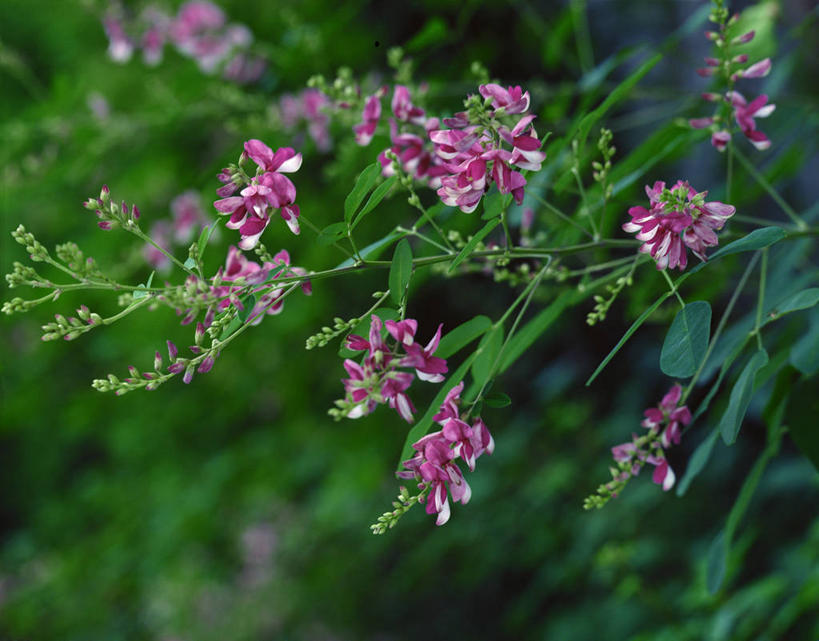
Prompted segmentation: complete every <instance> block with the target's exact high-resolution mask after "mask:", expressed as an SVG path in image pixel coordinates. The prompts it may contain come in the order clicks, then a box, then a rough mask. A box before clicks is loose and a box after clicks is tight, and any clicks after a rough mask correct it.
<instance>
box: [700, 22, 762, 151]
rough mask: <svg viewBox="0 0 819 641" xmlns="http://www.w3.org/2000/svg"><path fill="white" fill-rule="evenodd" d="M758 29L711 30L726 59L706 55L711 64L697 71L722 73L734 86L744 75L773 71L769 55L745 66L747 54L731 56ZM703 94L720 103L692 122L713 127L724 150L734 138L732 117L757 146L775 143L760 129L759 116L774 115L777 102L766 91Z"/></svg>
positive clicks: (715, 141)
mask: <svg viewBox="0 0 819 641" xmlns="http://www.w3.org/2000/svg"><path fill="white" fill-rule="evenodd" d="M737 18H738V17H737V16H735V17H734V18H732V19H731V21H729V24H731V23H734V22H736V20H737ZM754 35H755V33H754V31H748V32H747V33H744V34H742V35H740V36H736V37H734V38H728V36H727V35H726V32H725V30H724V29H723V30H721V31H719V32H717V31H709V32H707V33H706V36H707V37H708V39H709V40H711V41H713V42H714V44H715V45H716V46H717V48H718V50H719V51H720V53H721V54H722V56H723V58H722V59H717V58H710V57H708V58H705V64H706V65H707V66H705V67H703V68H701V69H697V73H698V74H699V75H701V76H703V77H711V76H715V75H718V74H719V75H722V76H723V78H724V80H725V81H726V83H727V84H728V85H729V86H730V87H733V85H734V83H735V82H736V81H737V80H739V79H740V78H748V79H752V78H762V77H764V76H767V75H768V73H770V71H771V59H770V58H765V59H763V60H760V61H758V62H755V63H753V64H751V65H749V66H747V67H745V68H740V65H744V64H745V63H747V62H748V55H747V54H744V53H743V54H739V55H737V56H733V57H731V55H730V54H729V52H728V51H729V48H730V47H732V46H735V45H742V44H745V43H748V42H750V41H751V40H753V38H754ZM702 97H703V98H704V99H705V100H707V101H709V102H716V103H719V106H718V110H717V113H716V114H714V115H713V116H710V117H706V118H694V119H692V120H690V121H689V124H690V125H691V126H692V127H694V128H695V129H705V128H710V129H711V132H712V133H711V144H712V145H713V146H714V147H715V148H716V149H717V150H719V151H724V150H725V148H726V146H727V145H728V141H730V140H731V129H732V126H731V120H734V121H736V124H737V126H738V127H739V129H740V131H742V133H743V135H744V136H745V137H746V138H747V139H748V141H749V142H750V143H751V144H752V145H753V146H754V147H756V148H757V149H759V150H763V149H767V148H768V147H770V146H771V141H770V140H769V139H768V137H767V136H766V135H765V134H764V133H762V132H761V131H760V130H759V129H757V125H756V120H755V119H756V118H767V117H768V116H770V115H771V114H772V113H773V111H774V109H775V108H776V105H773V104H768V96H767V95H765V94H762V95H760V96H758V97H756V98H754V99H753V100H751V101H750V102H748V101H747V100H746V99H745V96H743V95H742V94H741V93H739V92H738V91H736V90H734V89H733V88H731V89H729V90H727V91H726V92H725V93H723V94H719V93H713V92H708V93H704V94H702Z"/></svg>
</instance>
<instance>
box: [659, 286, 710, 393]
mask: <svg viewBox="0 0 819 641" xmlns="http://www.w3.org/2000/svg"><path fill="white" fill-rule="evenodd" d="M710 335H711V305H709V304H708V303H707V302H706V301H703V300H698V301H694V302H693V303H688V304H687V305H686V306H685V307H683V308H682V309H681V310H680V311H679V312H678V313H677V315H676V316H675V317H674V322H673V323H671V327H670V328H669V330H668V333H667V334H666V336H665V341H664V342H663V349H662V352H661V354H660V369H662V371H663V373H664V374H666V375H667V376H671V377H673V378H688V377H689V376H692V375H693V374H694V372H695V371H696V369H697V366H698V365H699V364H700V363H701V362H702V359H703V358H705V352H706V350H707V349H708V338H709V336H710Z"/></svg>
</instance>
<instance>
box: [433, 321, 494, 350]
mask: <svg viewBox="0 0 819 641" xmlns="http://www.w3.org/2000/svg"><path fill="white" fill-rule="evenodd" d="M490 327H492V321H491V320H490V319H489V318H488V317H486V316H475V318H472V319H470V320H468V321H466V322H465V323H461V324H460V325H458V326H457V327H456V328H455V329H453V330H452V331H449V332H447V333H446V334H444V336H443V337H442V338H441V342H440V343H439V344H438V349H436V350H435V356H438V357H440V358H449V357H450V356H452V355H453V354H455V353H457V352H458V350H460V349H461V348H462V347H465V346H466V345H468V344H469V343H471V342H472V341H474V340H475V339H476V338H478V337H479V336H482V335H483V334H485V333H486V330H488V329H489V328H490Z"/></svg>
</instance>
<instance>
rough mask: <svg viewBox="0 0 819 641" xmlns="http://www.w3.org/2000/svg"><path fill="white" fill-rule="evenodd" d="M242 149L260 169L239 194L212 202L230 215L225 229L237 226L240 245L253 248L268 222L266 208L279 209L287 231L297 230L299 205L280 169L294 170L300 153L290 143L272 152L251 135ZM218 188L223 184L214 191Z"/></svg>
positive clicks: (297, 167) (292, 186)
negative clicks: (287, 228)
mask: <svg viewBox="0 0 819 641" xmlns="http://www.w3.org/2000/svg"><path fill="white" fill-rule="evenodd" d="M245 153H246V154H247V155H248V156H249V157H250V158H251V159H252V160H253V161H254V162H255V163H256V164H257V165H258V166H259V170H260V171H262V172H264V173H261V174H259V175H256V176H255V177H253V178H251V180H250V183H249V184H248V185H247V186H246V187H245V188H244V189H242V191H241V192H240V196H229V197H227V198H222V199H221V200H217V201H216V202H214V203H213V206H214V207H215V208H216V210H217V211H218V212H219V213H221V214H223V215H230V220H228V222H227V223H226V224H225V226H226V227H227V228H228V229H238V230H239V234H240V235H241V237H242V239H241V241H240V242H239V247H240V248H241V249H253V248H254V247H255V246H256V245H257V244H258V243H259V237H260V236H261V235H262V232H264V230H265V228H266V227H267V224H268V223H269V222H270V215H269V213H268V209H279V210H280V211H279V214H280V215H281V217H282V218H283V219H284V221H285V222H286V223H287V226H288V227H289V228H290V231H292V232H293V233H294V234H298V233H299V231H300V229H299V222H298V217H299V207H298V205H296V204H295V202H294V201H295V199H296V188H295V186H294V185H293V183H292V182H291V181H290V179H289V178H287V177H286V176H284V175H282V173H281V172H287V173H289V172H294V171H297V170H298V169H299V167H301V162H302V158H301V154H297V153H296V152H295V151H293V149H291V148H290V147H283V148H281V149H278V150H276V152H275V153H274V152H273V150H272V149H270V147H268V146H267V145H265V144H264V143H263V142H262V141H261V140H255V139H254V140H249V141H247V142H246V143H245ZM224 174H225V171H224V170H223V172H222V174H220V176H219V179H220V181H223V180H224V178H223V177H224ZM226 186H227V185H226ZM222 190H224V188H220V189H219V190H218V191H222ZM223 193H224V192H223Z"/></svg>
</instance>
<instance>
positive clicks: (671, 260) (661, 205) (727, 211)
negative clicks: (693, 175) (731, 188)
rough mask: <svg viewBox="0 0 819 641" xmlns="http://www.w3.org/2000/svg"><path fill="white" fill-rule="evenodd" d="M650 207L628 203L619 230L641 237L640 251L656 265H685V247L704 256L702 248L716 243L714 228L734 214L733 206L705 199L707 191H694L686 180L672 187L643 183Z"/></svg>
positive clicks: (723, 223)
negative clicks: (625, 218) (645, 184)
mask: <svg viewBox="0 0 819 641" xmlns="http://www.w3.org/2000/svg"><path fill="white" fill-rule="evenodd" d="M646 194H647V195H648V199H649V204H650V208H649V209H646V208H645V207H640V206H637V207H632V208H631V209H629V211H628V213H629V215H630V216H631V221H629V222H627V223H625V224H624V225H623V230H624V231H627V232H629V233H636V234H637V236H636V238H637V240H640V241H643V245H642V246H641V247H640V250H639V251H641V252H642V253H645V254H650V255H651V257H652V258H653V259H654V260H655V262H656V263H657V269H665V268H666V267H668V268H671V269H673V268H675V267H676V268H678V269H680V270H683V269H685V267H686V265H687V264H688V259H687V256H686V253H687V252H686V248H688V249H691V251H692V252H694V255H696V256H697V257H698V258H699V259H700V260H703V261H705V260H707V256H706V249H707V248H708V247H716V246H717V245H718V244H719V241H718V239H717V234H716V231H718V230H720V229H722V227H723V226H724V225H725V221H726V220H727V219H728V218H730V217H731V216H733V215H734V213H735V211H736V209H735V208H734V207H733V206H732V205H726V204H724V203H721V202H718V201H712V202H705V197H706V195H707V194H708V192H701V193H697V192H696V191H695V190H694V189H693V188H692V187H691V186H690V185H689V184H688V183H687V182H683V181H681V180H680V181H677V183H676V184H675V185H674V187H673V188H672V189H670V190H669V189H666V186H665V183H664V182H661V181H657V182H655V183H654V186H653V187H649V186H646Z"/></svg>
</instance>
